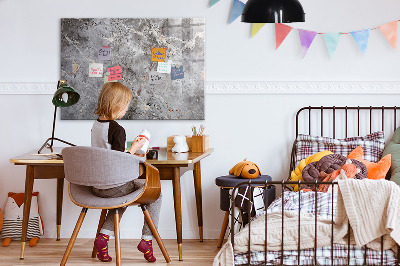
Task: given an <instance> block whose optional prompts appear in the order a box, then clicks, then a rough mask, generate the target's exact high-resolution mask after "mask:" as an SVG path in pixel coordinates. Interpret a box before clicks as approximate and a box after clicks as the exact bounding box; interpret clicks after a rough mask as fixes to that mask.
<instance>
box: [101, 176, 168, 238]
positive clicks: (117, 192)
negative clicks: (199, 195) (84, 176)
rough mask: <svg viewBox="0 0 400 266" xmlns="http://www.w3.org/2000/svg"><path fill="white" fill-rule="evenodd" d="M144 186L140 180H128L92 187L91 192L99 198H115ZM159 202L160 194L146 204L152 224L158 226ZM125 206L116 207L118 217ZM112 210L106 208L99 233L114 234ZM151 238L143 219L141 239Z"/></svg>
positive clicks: (160, 200)
mask: <svg viewBox="0 0 400 266" xmlns="http://www.w3.org/2000/svg"><path fill="white" fill-rule="evenodd" d="M143 186H144V182H140V181H137V180H133V181H130V182H128V183H126V184H124V185H122V186H119V187H113V188H108V189H98V188H93V194H94V195H96V196H98V197H101V198H116V197H122V196H125V195H128V194H130V193H132V192H134V191H136V190H138V189H141V188H142V187H143ZM161 202H162V196H161V194H160V197H159V198H158V199H157V200H156V201H155V202H153V203H150V204H146V207H147V209H148V210H149V213H150V215H151V218H153V221H154V224H155V225H156V227H157V228H158V221H159V219H160V210H161ZM125 210H126V207H122V208H118V213H119V218H120V219H121V218H122V215H123V214H124V212H125ZM114 214H115V209H114V210H108V212H107V216H106V220H105V221H104V224H103V227H102V228H101V231H100V233H102V234H106V235H109V236H114V217H113V216H114ZM152 238H153V234H152V232H151V230H150V227H149V225H148V224H147V222H146V220H145V221H144V225H143V230H142V239H146V240H151V239H152Z"/></svg>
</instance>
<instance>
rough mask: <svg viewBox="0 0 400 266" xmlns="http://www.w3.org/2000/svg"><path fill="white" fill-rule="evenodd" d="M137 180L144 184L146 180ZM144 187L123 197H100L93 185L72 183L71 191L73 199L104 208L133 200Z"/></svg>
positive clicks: (82, 203) (81, 203) (80, 202)
mask: <svg viewBox="0 0 400 266" xmlns="http://www.w3.org/2000/svg"><path fill="white" fill-rule="evenodd" d="M136 182H142V183H143V184H144V182H145V180H135V183H136ZM143 188H144V186H142V188H140V189H138V190H136V191H134V192H132V193H131V194H128V195H126V196H123V197H117V198H100V197H97V196H95V195H94V194H93V192H92V187H90V186H82V185H77V184H73V183H71V184H70V193H71V197H72V199H73V200H74V201H75V202H76V203H78V204H79V205H83V206H90V207H100V208H102V207H111V206H117V205H121V204H124V203H127V202H129V201H132V200H133V199H135V198H136V197H137V196H138V195H139V194H140V193H141V192H142V191H143Z"/></svg>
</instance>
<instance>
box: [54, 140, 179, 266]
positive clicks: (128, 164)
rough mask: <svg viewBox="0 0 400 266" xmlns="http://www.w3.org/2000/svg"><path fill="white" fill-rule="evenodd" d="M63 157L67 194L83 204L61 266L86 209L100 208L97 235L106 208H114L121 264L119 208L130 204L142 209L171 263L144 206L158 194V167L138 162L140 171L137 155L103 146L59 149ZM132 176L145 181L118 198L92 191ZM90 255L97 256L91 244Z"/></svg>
mask: <svg viewBox="0 0 400 266" xmlns="http://www.w3.org/2000/svg"><path fill="white" fill-rule="evenodd" d="M62 156H63V160H64V172H65V179H67V180H68V181H69V182H70V183H69V186H68V190H69V196H70V198H71V200H72V202H73V203H74V204H76V205H78V206H80V207H82V211H81V214H80V216H79V219H78V221H77V223H76V226H75V229H74V231H73V233H72V236H71V239H70V241H69V243H68V246H67V249H66V250H65V254H64V256H63V258H62V261H61V264H60V265H65V264H66V262H67V260H68V257H69V255H70V253H71V250H72V247H73V245H74V243H75V240H76V237H77V236H78V233H79V230H80V228H81V225H82V223H83V220H84V218H85V216H86V212H87V210H88V209H102V212H101V215H100V219H99V225H98V229H97V234H96V237H97V236H98V235H99V232H100V229H101V227H102V226H103V223H104V220H105V217H106V214H107V210H108V209H116V213H115V215H114V233H115V253H116V265H121V246H120V228H119V214H118V208H120V207H125V206H129V205H139V206H140V207H141V208H142V211H143V214H144V217H145V220H146V222H147V223H148V224H149V226H150V229H151V231H152V233H153V236H154V237H155V239H156V240H157V243H158V245H159V247H160V249H161V252H162V254H163V255H164V258H165V260H166V262H167V263H169V262H171V259H170V258H169V255H168V252H167V250H166V248H165V246H164V244H163V242H162V240H161V237H160V235H159V233H158V231H157V228H156V227H155V225H154V222H153V219H152V218H151V216H150V213H149V211H148V210H147V209H146V205H145V204H148V203H152V202H154V201H155V200H157V199H158V197H159V195H160V193H161V183H160V175H159V172H158V170H157V168H155V167H154V166H152V165H150V164H148V163H146V162H141V163H140V165H139V166H140V167H139V169H140V170H139V171H138V169H137V167H135V165H137V163H138V160H140V158H139V157H137V156H132V155H131V154H127V153H124V152H119V151H113V150H107V149H103V148H94V147H78V146H76V147H68V148H64V149H63V150H62ZM135 175H136V176H141V177H143V178H144V177H145V179H144V180H139V181H143V182H144V187H143V189H139V190H136V191H134V192H133V193H131V194H129V195H126V196H123V197H118V198H100V197H97V196H95V195H94V194H93V193H92V191H91V190H92V189H91V188H92V186H101V185H116V184H120V183H124V182H128V181H129V180H130V179H132V176H135ZM92 257H93V258H95V257H96V250H95V248H94V247H93V252H92Z"/></svg>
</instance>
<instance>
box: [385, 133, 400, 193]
mask: <svg viewBox="0 0 400 266" xmlns="http://www.w3.org/2000/svg"><path fill="white" fill-rule="evenodd" d="M388 154H391V155H392V165H391V167H390V170H389V172H388V175H389V176H390V180H391V181H393V182H395V183H396V184H397V185H400V127H399V128H397V129H396V131H395V132H394V134H393V137H392V139H391V140H390V141H389V142H388V143H386V146H385V149H384V150H383V154H382V157H384V156H385V155H388Z"/></svg>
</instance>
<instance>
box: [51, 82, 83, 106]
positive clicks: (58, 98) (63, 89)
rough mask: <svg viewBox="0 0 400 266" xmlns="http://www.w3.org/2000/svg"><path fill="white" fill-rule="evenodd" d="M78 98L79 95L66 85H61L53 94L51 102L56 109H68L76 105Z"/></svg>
mask: <svg viewBox="0 0 400 266" xmlns="http://www.w3.org/2000/svg"><path fill="white" fill-rule="evenodd" d="M79 98H80V96H79V93H77V92H76V91H75V90H74V89H73V88H71V87H70V86H69V85H68V84H66V83H62V84H60V85H59V86H58V90H57V91H56V92H55V93H54V95H53V100H52V102H53V104H54V106H56V107H68V106H71V105H74V104H75V103H77V102H78V101H79Z"/></svg>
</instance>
